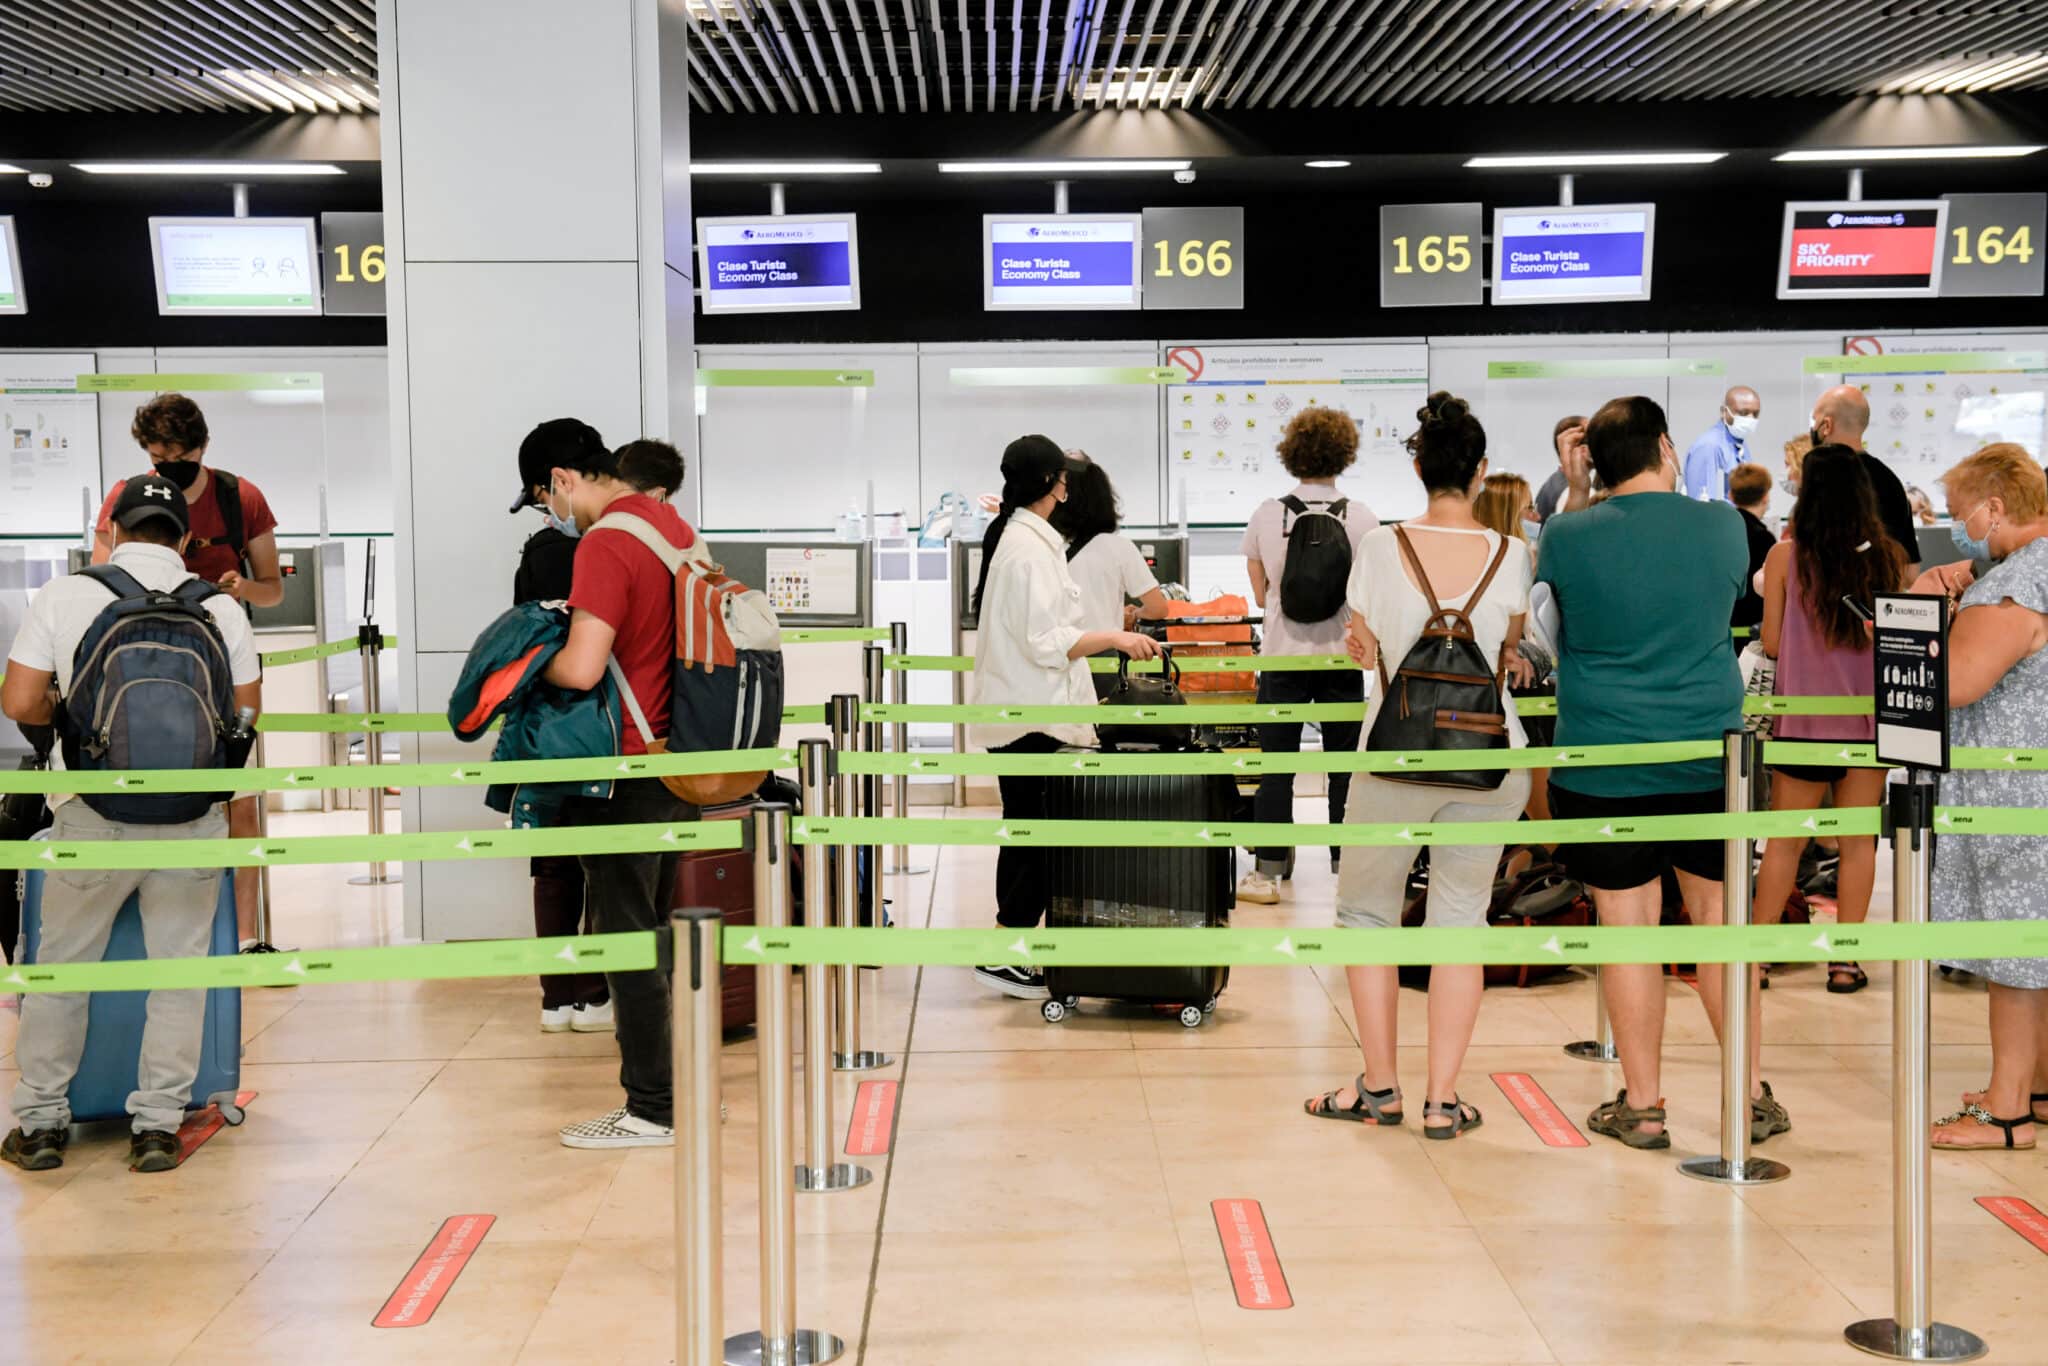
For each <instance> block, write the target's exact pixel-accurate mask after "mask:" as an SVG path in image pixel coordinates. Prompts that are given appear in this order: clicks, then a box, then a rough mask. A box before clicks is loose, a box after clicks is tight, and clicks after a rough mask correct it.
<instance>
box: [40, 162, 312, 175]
mask: <svg viewBox="0 0 2048 1366" xmlns="http://www.w3.org/2000/svg"><path fill="white" fill-rule="evenodd" d="M71 169H73V170H74V171H84V172H85V173H86V174H87V175H166V176H233V177H241V176H252V177H253V176H297V175H345V174H346V172H344V171H343V170H342V169H341V167H339V166H330V165H328V164H327V163H326V162H324V161H77V162H73V163H72V166H71Z"/></svg>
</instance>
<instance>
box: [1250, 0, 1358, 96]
mask: <svg viewBox="0 0 2048 1366" xmlns="http://www.w3.org/2000/svg"><path fill="white" fill-rule="evenodd" d="M1328 3H1329V0H1315V4H1314V5H1312V6H1310V8H1309V12H1308V13H1307V14H1305V15H1303V16H1302V19H1301V22H1300V23H1299V24H1297V25H1295V27H1294V30H1293V32H1292V33H1290V34H1289V35H1288V39H1287V46H1286V47H1284V48H1281V49H1280V55H1279V56H1278V57H1275V58H1274V59H1273V60H1272V61H1271V62H1270V63H1254V66H1263V67H1264V72H1263V74H1261V73H1259V72H1257V71H1254V72H1253V73H1252V74H1253V75H1257V76H1258V78H1259V80H1258V84H1257V85H1254V86H1253V87H1252V88H1251V92H1250V93H1249V94H1248V95H1247V96H1246V97H1245V99H1246V107H1247V108H1252V109H1257V108H1259V107H1260V102H1261V101H1262V100H1264V99H1265V97H1266V92H1267V91H1269V90H1271V89H1272V88H1273V82H1274V81H1276V80H1279V79H1280V76H1281V74H1282V73H1283V72H1296V71H1299V70H1300V68H1299V67H1297V66H1296V65H1295V64H1294V54H1295V52H1296V51H1297V50H1299V49H1300V47H1301V45H1302V43H1303V41H1304V40H1306V39H1307V37H1308V35H1309V34H1310V33H1313V32H1319V31H1320V30H1318V29H1317V28H1316V26H1315V23H1316V16H1317V15H1318V14H1321V13H1322V12H1323V6H1324V5H1326V4H1328ZM1338 3H1339V12H1340V13H1341V9H1342V5H1343V3H1344V0H1338ZM1246 79H1247V80H1249V79H1250V77H1247V78H1246ZM1240 88H1241V87H1240ZM1231 99H1232V100H1233V101H1234V100H1235V99H1236V96H1235V95H1233V96H1231ZM1265 107H1266V108H1269V109H1270V108H1272V105H1271V104H1270V103H1268V104H1267V105H1266V106H1265Z"/></svg>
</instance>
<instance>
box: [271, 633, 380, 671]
mask: <svg viewBox="0 0 2048 1366" xmlns="http://www.w3.org/2000/svg"><path fill="white" fill-rule="evenodd" d="M381 639H382V640H383V642H384V648H385V649H387V650H392V649H396V648H397V647H398V637H397V636H384V637H381ZM362 648H363V645H362V642H361V641H359V640H356V639H355V638H354V637H350V638H349V639H347V640H330V641H328V642H327V643H326V644H325V645H306V646H302V647H300V648H299V649H296V650H272V651H271V652H270V653H269V654H264V655H258V656H257V658H258V659H260V660H262V661H263V667H264V668H266V669H275V668H280V667H282V666H283V665H286V664H304V663H307V662H308V661H310V660H315V659H332V658H333V657H334V656H335V655H352V654H354V653H355V652H356V651H358V650H360V649H362Z"/></svg>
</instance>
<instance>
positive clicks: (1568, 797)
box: [1550, 779, 1727, 892]
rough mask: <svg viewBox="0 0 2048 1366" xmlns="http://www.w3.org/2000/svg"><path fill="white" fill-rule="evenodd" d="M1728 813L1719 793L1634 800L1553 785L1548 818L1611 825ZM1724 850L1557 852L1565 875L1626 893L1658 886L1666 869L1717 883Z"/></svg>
mask: <svg viewBox="0 0 2048 1366" xmlns="http://www.w3.org/2000/svg"><path fill="white" fill-rule="evenodd" d="M1725 810H1727V806H1726V804H1725V802H1724V801H1723V799H1722V794H1721V791H1720V789H1719V788H1715V789H1713V790H1712V791H1708V792H1648V793H1643V794H1641V795H1638V796H1633V797H1593V796H1588V795H1587V794H1585V793H1583V792H1574V791H1572V790H1571V789H1570V788H1567V787H1559V786H1558V785H1557V782H1556V780H1555V779H1552V780H1551V784H1550V814H1551V815H1552V816H1554V817H1556V818H1557V819H1558V820H1561V821H1578V820H1602V821H1604V820H1611V819H1614V818H1616V817H1625V818H1633V817H1637V816H1702V815H1708V814H1713V815H1719V814H1720V813H1721V812H1723V811H1725ZM1724 852H1725V846H1724V845H1723V844H1722V842H1721V841H1720V840H1715V839H1704V840H1673V839H1667V840H1649V841H1637V842H1633V843H1627V844H1624V843H1621V842H1620V841H1616V842H1614V843H1612V844H1568V845H1565V846H1564V847H1563V848H1561V849H1559V850H1558V851H1557V861H1558V862H1559V863H1561V864H1563V865H1564V867H1565V869H1566V871H1568V872H1569V873H1571V875H1572V876H1573V877H1575V878H1577V879H1578V880H1579V881H1581V882H1583V883H1585V884H1586V885H1587V886H1588V887H1597V888H1599V889H1600V890H1602V891H1608V892H1623V891H1627V890H1628V889H1629V888H1631V887H1640V886H1642V885H1643V884H1644V883H1646V882H1656V881H1658V880H1659V879H1660V878H1662V877H1663V876H1664V870H1665V869H1667V868H1676V869H1678V870H1679V871H1680V872H1684V873H1691V874H1692V875H1693V876H1694V877H1701V878H1706V879H1707V880H1708V881H1710V882H1719V881H1720V880H1721V874H1722V872H1723V871H1724V870H1723V854H1724Z"/></svg>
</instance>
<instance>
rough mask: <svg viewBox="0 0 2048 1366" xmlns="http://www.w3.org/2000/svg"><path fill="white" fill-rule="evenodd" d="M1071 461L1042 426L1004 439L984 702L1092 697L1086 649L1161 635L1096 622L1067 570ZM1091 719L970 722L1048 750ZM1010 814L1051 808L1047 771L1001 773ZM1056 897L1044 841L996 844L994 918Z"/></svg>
mask: <svg viewBox="0 0 2048 1366" xmlns="http://www.w3.org/2000/svg"><path fill="white" fill-rule="evenodd" d="M1069 468H1070V465H1069V462H1068V460H1067V457H1066V455H1065V454H1064V453H1063V452H1062V451H1061V450H1060V448H1059V447H1058V446H1056V445H1054V444H1053V443H1052V442H1051V441H1050V440H1048V439H1047V438H1045V437H1043V436H1020V437H1018V438H1017V439H1016V440H1015V441H1012V442H1011V443H1010V444H1009V446H1008V447H1007V448H1006V449H1005V450H1004V451H1003V503H1002V509H1001V511H999V512H998V513H997V514H996V519H995V520H994V521H993V522H991V523H989V528H988V534H987V535H986V536H984V537H983V538H982V542H981V551H982V558H981V582H980V583H978V584H977V585H975V589H974V603H975V612H976V616H977V620H978V622H979V625H978V627H977V630H976V634H975V655H974V701H975V702H976V703H977V704H979V705H983V706H1002V705H1007V706H1025V707H1039V706H1093V705H1094V703H1095V689H1094V686H1093V685H1092V684H1091V683H1090V682H1089V678H1088V663H1087V659H1088V656H1089V655H1091V654H1094V653H1096V652H1098V651H1101V650H1119V651H1121V652H1123V653H1124V654H1126V655H1129V656H1131V657H1132V658H1133V659H1153V658H1156V657H1157V656H1158V654H1159V646H1158V645H1157V644H1156V643H1155V642H1153V641H1152V640H1150V639H1149V638H1147V637H1145V636H1141V635H1135V634H1132V633H1131V632H1128V631H1121V630H1117V631H1102V630H1089V629H1088V628H1087V626H1086V625H1085V624H1084V622H1083V618H1082V608H1081V589H1080V588H1079V586H1078V585H1076V584H1075V582H1074V580H1073V578H1072V576H1071V575H1069V574H1068V573H1067V555H1066V542H1065V540H1064V539H1063V538H1062V537H1061V536H1060V534H1059V532H1057V531H1054V530H1053V529H1052V525H1051V523H1050V522H1049V521H1048V520H1047V519H1048V518H1050V517H1051V516H1052V515H1053V510H1054V509H1055V508H1057V507H1058V506H1059V505H1060V504H1061V503H1063V502H1065V501H1066V500H1067V476H1068V472H1069ZM1091 730H1092V728H1091V727H1088V726H1083V725H1075V726H1020V725H988V726H971V727H969V728H968V738H969V739H970V740H971V741H972V742H973V743H975V744H978V745H981V746H983V747H984V748H986V749H987V750H988V751H989V752H990V753H992V754H1050V753H1052V752H1053V751H1055V750H1057V749H1059V748H1060V746H1062V745H1065V744H1087V743H1088V742H1089V741H1090V740H1091V739H1092V738H1093V736H1092V734H1091ZM996 784H997V787H998V788H999V789H1000V790H1001V792H1002V797H1003V818H1004V819H1005V820H1037V819H1041V818H1042V817H1043V816H1044V815H1045V779H1043V778H1032V777H1000V778H998V779H997V780H996ZM1047 898H1048V893H1047V890H1046V883H1045V864H1044V851H1043V850H1039V849H1015V848H1009V847H1005V848H1002V849H999V850H997V851H996V920H997V922H998V923H999V924H1001V925H1003V926H1004V927H1006V928H1009V929H1017V930H1026V929H1030V928H1031V927H1032V926H1034V925H1036V924H1038V922H1039V921H1040V920H1042V919H1043V918H1044V917H1045V908H1046V902H1047ZM974 971H975V975H976V976H977V977H979V978H980V979H981V980H982V981H983V982H985V983H987V984H988V985H989V986H992V987H994V988H995V989H996V990H997V991H1000V992H1002V993H1003V994H1004V995H1006V996H1016V997H1020V998H1025V999H1031V998H1042V997H1044V995H1045V978H1044V976H1043V975H1042V974H1041V973H1040V972H1039V971H1038V970H1037V969H1035V968H1032V969H1025V968H1017V967H1009V966H996V967H982V968H976V969H975V970H974Z"/></svg>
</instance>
